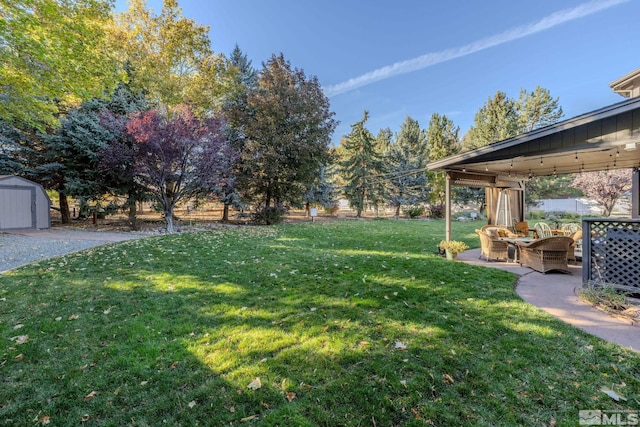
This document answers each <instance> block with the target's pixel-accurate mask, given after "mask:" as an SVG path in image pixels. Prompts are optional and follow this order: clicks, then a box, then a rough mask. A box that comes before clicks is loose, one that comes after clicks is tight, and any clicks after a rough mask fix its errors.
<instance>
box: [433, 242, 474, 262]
mask: <svg viewBox="0 0 640 427" xmlns="http://www.w3.org/2000/svg"><path fill="white" fill-rule="evenodd" d="M438 247H439V248H440V250H442V251H445V253H446V254H447V259H456V256H457V255H458V254H459V253H460V252H464V251H466V250H467V249H469V246H467V244H466V243H464V242H459V241H457V240H442V241H441V242H440V244H439V245H438Z"/></svg>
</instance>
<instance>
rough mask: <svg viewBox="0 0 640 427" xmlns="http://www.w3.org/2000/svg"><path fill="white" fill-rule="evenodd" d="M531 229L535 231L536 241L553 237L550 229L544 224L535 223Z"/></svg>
mask: <svg viewBox="0 0 640 427" xmlns="http://www.w3.org/2000/svg"><path fill="white" fill-rule="evenodd" d="M533 228H535V229H536V236H537V238H538V239H543V238H545V237H551V236H553V231H551V227H549V224H547V223H546V222H537V223H536V225H534V226H533Z"/></svg>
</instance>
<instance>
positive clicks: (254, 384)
mask: <svg viewBox="0 0 640 427" xmlns="http://www.w3.org/2000/svg"><path fill="white" fill-rule="evenodd" d="M260 387H262V381H260V378H257V377H256V378H254V379H253V380H251V382H250V383H249V385H248V386H247V388H250V389H251V390H257V389H259V388H260Z"/></svg>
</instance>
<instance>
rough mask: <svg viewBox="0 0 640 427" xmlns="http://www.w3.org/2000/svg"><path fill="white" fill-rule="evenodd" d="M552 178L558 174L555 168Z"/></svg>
mask: <svg viewBox="0 0 640 427" xmlns="http://www.w3.org/2000/svg"><path fill="white" fill-rule="evenodd" d="M553 176H554V177H555V176H558V172H557V171H556V167H555V166H554V167H553Z"/></svg>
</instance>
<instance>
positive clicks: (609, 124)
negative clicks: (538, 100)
mask: <svg viewBox="0 0 640 427" xmlns="http://www.w3.org/2000/svg"><path fill="white" fill-rule="evenodd" d="M638 167H640V97H639V98H631V99H629V100H626V101H623V102H620V103H617V104H613V105H610V106H608V107H604V108H601V109H599V110H596V111H592V112H590V113H586V114H582V115H580V116H577V117H574V118H571V119H568V120H565V121H562V122H558V123H556V124H553V125H550V126H546V127H543V128H540V129H536V130H534V131H531V132H528V133H525V134H522V135H518V136H516V137H513V138H509V139H506V140H503V141H498V142H495V143H493V144H490V145H487V146H485V147H481V148H478V149H476V150H472V151H468V152H464V153H461V154H458V155H455V156H451V157H447V158H445V159H442V160H438V161H435V162H432V163H430V164H428V165H427V168H428V169H429V170H434V171H447V172H448V176H449V179H451V180H452V181H453V183H454V184H459V185H471V186H490V187H504V188H518V187H519V186H518V185H517V184H516V183H518V182H522V181H523V180H527V179H528V178H532V177H534V176H542V175H547V176H548V175H554V174H571V173H580V172H589V171H598V170H608V169H609V170H610V169H623V168H638Z"/></svg>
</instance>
